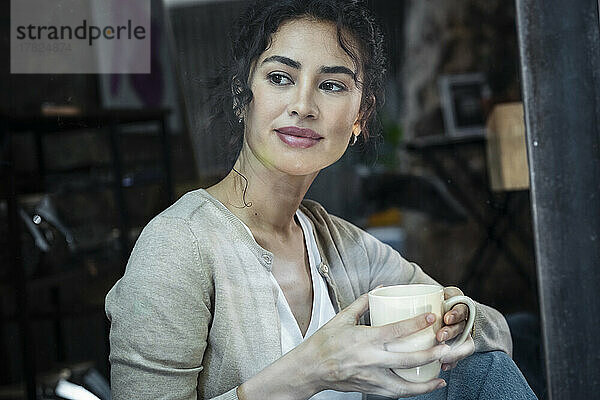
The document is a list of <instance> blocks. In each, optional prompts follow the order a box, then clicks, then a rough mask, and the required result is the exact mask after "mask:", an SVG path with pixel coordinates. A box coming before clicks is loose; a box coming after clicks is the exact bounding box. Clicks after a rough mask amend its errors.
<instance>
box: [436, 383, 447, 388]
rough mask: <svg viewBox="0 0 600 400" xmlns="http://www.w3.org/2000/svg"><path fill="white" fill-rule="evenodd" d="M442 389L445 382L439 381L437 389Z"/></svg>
mask: <svg viewBox="0 0 600 400" xmlns="http://www.w3.org/2000/svg"><path fill="white" fill-rule="evenodd" d="M443 387H446V381H441V382H440V384H439V385H438V387H437V388H438V389H441V388H443Z"/></svg>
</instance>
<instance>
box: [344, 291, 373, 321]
mask: <svg viewBox="0 0 600 400" xmlns="http://www.w3.org/2000/svg"><path fill="white" fill-rule="evenodd" d="M368 309H369V297H368V293H365V294H363V295H362V296H360V297H359V298H358V299H356V300H354V301H353V302H352V304H350V305H349V306H348V307H346V308H344V309H343V310H342V311H341V312H340V313H339V314H338V316H339V318H341V319H342V320H344V321H345V322H347V323H352V324H357V323H358V320H359V319H360V317H362V315H363V314H364V313H365V312H366V311H367V310H368Z"/></svg>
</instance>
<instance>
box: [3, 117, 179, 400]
mask: <svg viewBox="0 0 600 400" xmlns="http://www.w3.org/2000/svg"><path fill="white" fill-rule="evenodd" d="M168 113H169V111H168V110H166V109H152V110H148V109H146V110H135V109H113V110H99V111H96V112H88V113H86V114H85V115H77V116H43V115H34V116H31V115H27V116H25V115H23V116H14V115H13V116H0V139H1V140H2V141H4V145H5V147H6V152H5V153H6V155H5V157H4V159H0V172H1V181H2V187H3V189H0V199H2V200H3V201H5V202H6V211H7V219H8V250H9V260H10V267H11V273H12V275H11V276H10V277H9V284H8V285H0V286H3V287H2V288H1V289H2V290H0V292H4V293H8V292H12V293H13V294H14V296H15V298H16V313H12V314H9V315H2V318H1V319H0V332H1V331H3V324H4V323H5V322H15V321H17V322H18V327H19V328H18V329H19V337H20V342H21V343H20V344H21V355H22V361H23V374H24V380H25V388H26V398H27V399H35V398H36V374H37V373H38V372H39V371H37V369H36V358H35V354H34V348H33V346H32V345H31V344H32V334H31V322H32V321H34V320H38V319H50V320H53V321H54V330H55V337H56V340H57V341H60V335H61V319H62V318H64V317H65V316H71V317H76V316H78V315H86V314H87V313H89V312H103V310H102V307H95V308H97V309H94V310H90V309H83V308H81V307H79V308H77V307H74V308H72V309H61V307H60V300H59V299H57V300H56V302H55V304H54V306H55V307H54V309H53V310H47V311H45V312H32V311H31V310H30V296H31V294H32V292H34V291H38V290H41V289H42V288H50V289H51V290H52V293H53V296H58V287H59V286H61V285H65V284H68V283H71V284H73V283H74V282H77V283H79V282H85V281H86V280H91V279H94V278H96V277H98V276H100V275H101V274H103V273H107V272H108V271H105V270H101V271H98V270H95V269H94V268H89V266H88V268H86V266H85V262H84V260H85V257H87V256H91V255H93V254H95V252H96V253H103V252H104V254H105V255H106V253H107V252H108V253H109V254H110V255H111V256H112V257H114V259H115V262H114V263H113V267H111V269H113V271H111V272H113V273H116V274H118V273H122V271H123V269H124V266H125V262H126V259H127V257H128V255H129V252H130V250H131V246H132V238H133V236H135V234H134V235H131V234H130V232H131V231H132V221H131V218H130V212H129V207H128V206H127V202H126V195H125V191H126V190H129V189H130V188H133V187H140V186H145V185H149V184H162V188H163V193H164V194H165V196H164V205H165V206H166V205H168V204H171V203H172V202H173V200H174V198H173V196H174V194H173V180H172V171H171V159H170V143H169V133H168V132H167V123H166V117H167V115H168ZM140 123H144V124H148V123H149V124H155V125H156V126H157V128H158V139H159V141H160V144H159V146H158V147H159V148H160V153H161V154H160V161H159V162H158V163H156V162H152V161H145V162H142V163H141V166H139V165H138V167H140V168H138V169H136V170H135V171H132V172H126V171H125V168H124V162H123V153H122V149H121V145H120V139H121V136H122V134H123V129H122V128H123V127H125V126H127V125H131V124H140ZM90 130H93V131H95V132H98V133H101V134H103V135H105V136H106V139H107V140H108V148H109V152H110V162H109V163H104V164H93V163H91V164H89V165H82V166H76V167H73V168H66V169H59V170H52V169H49V168H47V166H46V154H45V152H44V140H43V137H44V135H60V134H61V133H65V132H71V133H75V134H76V132H77V131H88V132H89V131H90ZM24 133H29V134H33V137H34V143H35V145H34V152H35V160H36V167H37V168H36V171H35V173H34V174H21V173H18V172H17V171H16V170H15V161H16V156H17V155H16V154H15V153H14V148H13V147H14V146H13V139H14V136H15V135H20V134H24ZM92 171H94V172H96V176H93V175H94V174H93V173H92ZM77 174H79V176H83V177H84V179H83V181H84V182H85V184H84V185H81V184H79V185H77V184H71V185H68V184H67V185H63V187H62V188H61V192H60V193H61V195H68V194H69V193H86V192H87V193H91V194H93V193H94V192H96V191H101V190H110V191H112V196H113V201H114V204H115V205H116V209H117V213H118V215H117V220H118V224H117V225H118V226H116V227H115V229H116V230H117V231H118V232H119V235H118V239H117V240H118V244H117V246H114V247H113V248H112V250H110V249H108V250H107V248H106V247H103V246H98V247H96V248H93V247H92V248H84V249H80V250H78V251H77V252H75V253H74V254H72V255H71V257H70V262H71V263H73V265H72V268H66V269H65V270H64V271H62V272H59V273H55V274H52V275H48V276H41V277H28V276H27V274H26V272H25V270H24V266H23V258H22V254H21V251H22V243H21V238H22V236H21V230H22V227H21V221H20V217H19V205H20V199H22V198H23V196H24V195H27V194H31V193H47V192H48V186H51V185H49V184H48V183H49V181H50V180H51V178H53V177H54V178H56V177H59V180H60V177H61V176H62V178H63V179H64V178H65V177H69V176H71V175H77ZM86 176H87V177H88V179H87V181H86V179H85V177H86ZM81 181H82V180H80V182H81ZM115 252H116V253H117V254H114V253H115ZM116 270H118V271H116ZM93 308H94V307H93ZM107 326H108V324H107ZM2 339H3V338H2V337H0V340H2ZM106 340H108V339H107V338H106ZM4 345H5V341H3V340H2V342H0V346H4ZM60 347H61V346H60V343H57V348H58V350H57V353H58V354H61V351H62V352H63V353H64V351H63V350H61V349H60ZM3 352H4V349H0V355H2V354H3ZM0 372H3V371H0Z"/></svg>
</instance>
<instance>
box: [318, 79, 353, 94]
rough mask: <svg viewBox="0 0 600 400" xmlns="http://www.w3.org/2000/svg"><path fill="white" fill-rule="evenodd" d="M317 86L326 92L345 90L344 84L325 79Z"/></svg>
mask: <svg viewBox="0 0 600 400" xmlns="http://www.w3.org/2000/svg"><path fill="white" fill-rule="evenodd" d="M319 88H320V89H322V90H325V91H327V92H344V91H346V90H347V89H346V86H345V85H343V84H341V83H338V82H333V81H325V82H323V83H321V85H320V86H319Z"/></svg>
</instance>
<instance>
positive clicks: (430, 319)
mask: <svg viewBox="0 0 600 400" xmlns="http://www.w3.org/2000/svg"><path fill="white" fill-rule="evenodd" d="M425 319H426V320H427V322H429V323H430V324H431V323H433V322H435V315H434V314H427V317H425Z"/></svg>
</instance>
